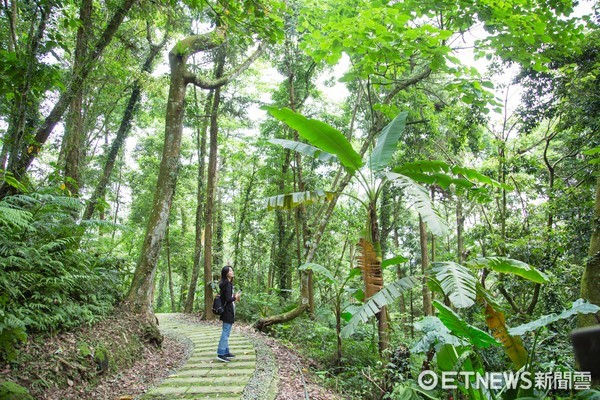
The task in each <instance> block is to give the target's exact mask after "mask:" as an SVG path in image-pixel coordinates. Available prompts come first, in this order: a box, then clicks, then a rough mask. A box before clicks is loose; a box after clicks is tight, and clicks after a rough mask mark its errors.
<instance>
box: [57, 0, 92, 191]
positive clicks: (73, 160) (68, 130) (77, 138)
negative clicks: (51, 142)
mask: <svg viewBox="0 0 600 400" xmlns="http://www.w3.org/2000/svg"><path fill="white" fill-rule="evenodd" d="M92 5H93V1H92V0H82V2H81V4H80V7H79V27H78V29H77V40H76V44H75V59H74V61H73V70H74V71H80V70H82V69H83V68H85V66H84V64H83V63H84V62H85V59H86V58H87V50H88V37H89V35H90V34H91V30H92ZM83 87H84V85H83V84H82V85H81V86H79V88H78V90H77V91H76V92H75V93H74V95H73V98H72V99H71V102H70V104H69V111H68V113H67V118H66V124H65V135H64V137H63V143H62V150H61V153H62V154H63V155H64V177H65V186H66V187H67V189H68V190H69V191H70V192H71V193H72V194H74V195H77V194H79V189H80V187H81V186H82V185H81V179H80V168H81V164H82V158H83V157H82V155H83V153H84V147H85V143H86V134H85V132H84V128H83V113H82V108H83V93H84V90H83Z"/></svg>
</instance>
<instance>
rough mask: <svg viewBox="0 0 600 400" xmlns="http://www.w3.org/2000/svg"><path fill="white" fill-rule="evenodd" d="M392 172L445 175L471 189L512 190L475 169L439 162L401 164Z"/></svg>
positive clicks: (425, 161)
mask: <svg viewBox="0 0 600 400" xmlns="http://www.w3.org/2000/svg"><path fill="white" fill-rule="evenodd" d="M394 172H397V173H399V174H405V175H408V174H413V173H415V174H417V173H421V174H423V175H433V174H440V175H441V174H445V175H446V176H447V177H448V178H450V179H451V180H452V181H453V182H452V183H457V184H459V185H460V183H459V181H462V182H468V184H465V185H464V186H465V187H471V186H473V185H476V184H484V185H489V186H491V187H495V188H503V189H506V190H513V188H512V187H511V186H510V185H507V184H504V183H501V182H498V181H496V180H494V179H492V178H490V177H489V176H486V175H484V174H482V173H480V172H479V171H477V170H476V169H473V168H468V167H461V166H458V165H454V166H451V165H449V164H448V163H445V162H444V161H439V160H421V161H414V162H411V163H406V164H403V165H401V166H399V167H397V168H394Z"/></svg>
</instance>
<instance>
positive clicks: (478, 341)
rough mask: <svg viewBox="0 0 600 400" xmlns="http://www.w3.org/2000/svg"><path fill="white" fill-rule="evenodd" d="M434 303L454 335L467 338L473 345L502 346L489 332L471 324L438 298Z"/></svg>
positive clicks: (440, 316) (485, 346)
mask: <svg viewBox="0 0 600 400" xmlns="http://www.w3.org/2000/svg"><path fill="white" fill-rule="evenodd" d="M433 305H434V306H435V308H437V309H438V311H439V312H440V313H439V318H440V321H442V323H443V324H444V325H445V326H446V328H448V329H450V332H452V333H453V334H454V335H456V336H458V337H459V338H462V339H466V340H467V341H469V343H471V344H472V345H473V346H475V347H478V348H483V349H485V348H488V347H490V346H500V343H499V342H498V341H497V340H496V339H494V338H493V337H492V336H490V335H489V334H488V333H486V332H484V331H482V330H481V329H479V328H476V327H474V326H472V325H469V324H468V323H467V322H465V321H464V320H463V319H462V318H461V317H460V316H458V314H456V313H455V312H454V311H452V310H451V309H450V308H448V307H446V306H445V305H443V304H442V303H440V302H439V301H437V300H434V301H433Z"/></svg>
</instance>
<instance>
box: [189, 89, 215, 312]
mask: <svg viewBox="0 0 600 400" xmlns="http://www.w3.org/2000/svg"><path fill="white" fill-rule="evenodd" d="M213 98H214V91H213V90H211V91H210V92H209V94H208V96H207V98H206V103H205V105H204V115H205V116H208V115H209V114H210V110H212V107H213ZM194 100H195V101H196V109H199V107H198V106H197V105H198V98H197V95H196V88H195V87H194ZM208 124H209V119H208V118H204V119H203V122H202V126H201V127H198V129H197V132H196V133H197V134H196V137H197V146H196V147H197V149H198V176H197V182H198V190H197V202H198V203H197V205H196V224H195V227H196V239H195V242H194V267H193V269H192V278H191V279H190V287H189V290H188V294H187V298H186V300H185V306H184V312H186V313H191V312H193V310H194V300H195V297H196V287H197V285H198V277H199V276H200V261H201V259H202V258H201V257H202V246H203V245H204V240H203V236H204V229H203V228H204V219H205V215H204V203H205V199H204V195H205V193H206V190H205V189H206V188H205V185H204V172H205V169H206V168H205V167H206V166H205V164H206V163H205V161H204V159H205V156H206V130H207V129H208ZM197 126H198V125H197Z"/></svg>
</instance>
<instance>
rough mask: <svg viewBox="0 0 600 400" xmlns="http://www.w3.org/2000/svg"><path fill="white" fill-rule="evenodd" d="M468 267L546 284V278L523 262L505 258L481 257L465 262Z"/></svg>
mask: <svg viewBox="0 0 600 400" xmlns="http://www.w3.org/2000/svg"><path fill="white" fill-rule="evenodd" d="M467 265H468V266H471V267H476V268H489V269H491V270H492V271H495V272H499V273H502V274H513V275H518V276H520V277H522V278H525V279H528V280H530V281H533V282H535V283H546V282H548V277H546V275H545V274H544V273H543V272H541V271H538V270H537V269H535V268H534V267H532V266H531V265H529V264H527V263H524V262H523V261H519V260H513V259H512V258H506V257H481V258H476V259H474V260H471V261H469V262H467Z"/></svg>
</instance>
